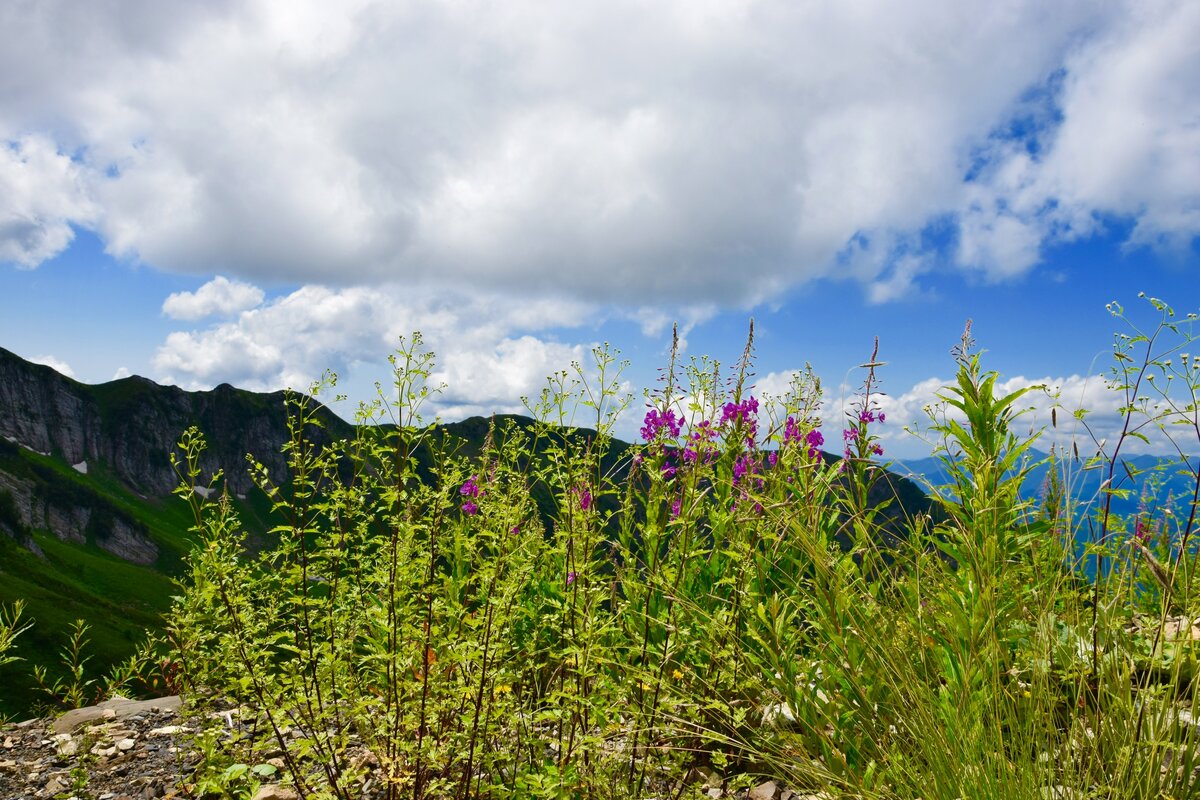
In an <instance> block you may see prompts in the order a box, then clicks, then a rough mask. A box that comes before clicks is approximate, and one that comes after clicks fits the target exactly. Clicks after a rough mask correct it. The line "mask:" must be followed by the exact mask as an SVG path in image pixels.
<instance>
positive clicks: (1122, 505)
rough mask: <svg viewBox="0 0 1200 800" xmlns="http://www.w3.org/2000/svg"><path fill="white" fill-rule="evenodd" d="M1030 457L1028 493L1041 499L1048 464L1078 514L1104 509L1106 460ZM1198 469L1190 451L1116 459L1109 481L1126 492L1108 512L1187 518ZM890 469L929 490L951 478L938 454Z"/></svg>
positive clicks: (1033, 453)
mask: <svg viewBox="0 0 1200 800" xmlns="http://www.w3.org/2000/svg"><path fill="white" fill-rule="evenodd" d="M1029 461H1030V463H1033V464H1034V466H1033V468H1032V469H1031V470H1030V472H1029V475H1028V477H1027V478H1026V479H1025V483H1024V486H1023V487H1022V493H1023V494H1024V496H1025V497H1026V498H1027V499H1029V500H1032V501H1034V502H1039V503H1040V502H1041V500H1042V498H1043V497H1044V495H1045V490H1046V486H1047V485H1048V480H1049V476H1050V470H1051V469H1056V470H1057V471H1058V474H1059V479H1060V481H1061V482H1062V485H1063V489H1064V491H1065V492H1066V493H1067V494H1068V495H1069V496H1070V497H1071V498H1073V504H1074V510H1075V514H1076V516H1077V518H1080V519H1083V518H1087V517H1091V518H1095V517H1096V515H1097V513H1098V512H1100V511H1101V510H1102V507H1103V504H1104V497H1105V495H1104V493H1103V492H1101V490H1100V487H1101V486H1102V485H1103V484H1104V481H1105V480H1107V478H1108V464H1107V463H1104V464H1100V465H1098V466H1097V467H1093V468H1086V469H1085V466H1086V465H1085V463H1084V462H1083V461H1080V460H1077V459H1073V458H1065V459H1064V458H1061V457H1059V458H1056V459H1055V461H1053V462H1051V460H1050V458H1049V455H1048V454H1047V453H1044V452H1038V451H1035V450H1030V451H1029ZM1198 469H1200V456H1188V457H1187V459H1186V460H1183V459H1180V458H1168V457H1165V456H1158V455H1137V456H1130V457H1129V458H1122V459H1120V460H1119V461H1118V463H1117V469H1116V470H1115V472H1114V474H1113V483H1112V486H1113V488H1115V489H1118V490H1121V491H1122V492H1125V493H1124V494H1114V495H1113V499H1112V504H1111V507H1110V514H1114V515H1117V516H1121V517H1127V518H1128V517H1131V516H1132V515H1135V514H1138V513H1142V514H1145V515H1147V516H1149V517H1159V518H1161V515H1162V512H1163V511H1164V510H1165V509H1167V508H1170V509H1171V511H1172V513H1173V514H1174V515H1175V516H1176V517H1182V519H1183V520H1186V519H1187V516H1188V514H1189V512H1190V510H1191V504H1192V502H1193V501H1194V499H1195V491H1196V478H1195V474H1196V471H1197V470H1198ZM892 470H893V471H895V472H897V473H899V474H901V475H905V476H907V477H909V478H911V479H913V480H915V481H916V482H918V483H919V484H921V486H922V487H925V488H926V490H927V491H928V492H929V493H930V494H934V493H936V492H937V491H938V490H939V488H940V487H943V486H946V485H948V484H949V483H950V482H951V480H950V473H949V471H948V470H947V468H946V465H945V464H944V463H943V462H942V461H941V459H939V458H934V457H930V458H922V459H910V460H905V461H904V462H902V463H899V462H898V463H896V464H894V465H893V466H892Z"/></svg>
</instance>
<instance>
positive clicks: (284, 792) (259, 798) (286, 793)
mask: <svg viewBox="0 0 1200 800" xmlns="http://www.w3.org/2000/svg"><path fill="white" fill-rule="evenodd" d="M298 798H299V795H298V794H296V792H295V790H293V789H289V788H288V787H286V786H283V785H281V784H278V783H267V784H264V785H262V786H260V787H258V791H257V792H255V793H254V800H298Z"/></svg>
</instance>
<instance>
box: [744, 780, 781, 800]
mask: <svg viewBox="0 0 1200 800" xmlns="http://www.w3.org/2000/svg"><path fill="white" fill-rule="evenodd" d="M777 791H779V787H778V786H776V785H775V781H766V782H765V783H760V784H759V785H758V786H755V787H754V788H753V789H751V790H750V794H749V798H750V800H775V793H776V792H777Z"/></svg>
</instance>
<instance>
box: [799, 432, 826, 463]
mask: <svg viewBox="0 0 1200 800" xmlns="http://www.w3.org/2000/svg"><path fill="white" fill-rule="evenodd" d="M804 441H805V442H807V443H808V457H809V458H816V457H817V453H819V452H820V451H819V450H818V449H817V448H819V447H820V446H821V445H823V444H825V437H824V436H822V435H821V432H820V431H819V430H817V429H816V428H813V429H812V430H811V431H809V432H808V433H806V434H805V435H804Z"/></svg>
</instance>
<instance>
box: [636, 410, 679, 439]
mask: <svg viewBox="0 0 1200 800" xmlns="http://www.w3.org/2000/svg"><path fill="white" fill-rule="evenodd" d="M664 429H665V430H667V431H669V432H670V434H671V436H670V438H672V439H674V438H676V437H678V436H679V431H680V430H682V429H683V419H682V418H680V417H679V416H678V415H677V414H676V413H675V409H673V408H668V409H667V410H666V411H659V410H658V409H657V408H652V409H650V410H649V411H647V412H646V418H645V419H644V420H643V424H642V439H643V440H645V441H647V442H652V441H654V440H655V439H657V438H658V436H659V434H660V433H661V432H662V431H663V430H664Z"/></svg>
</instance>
